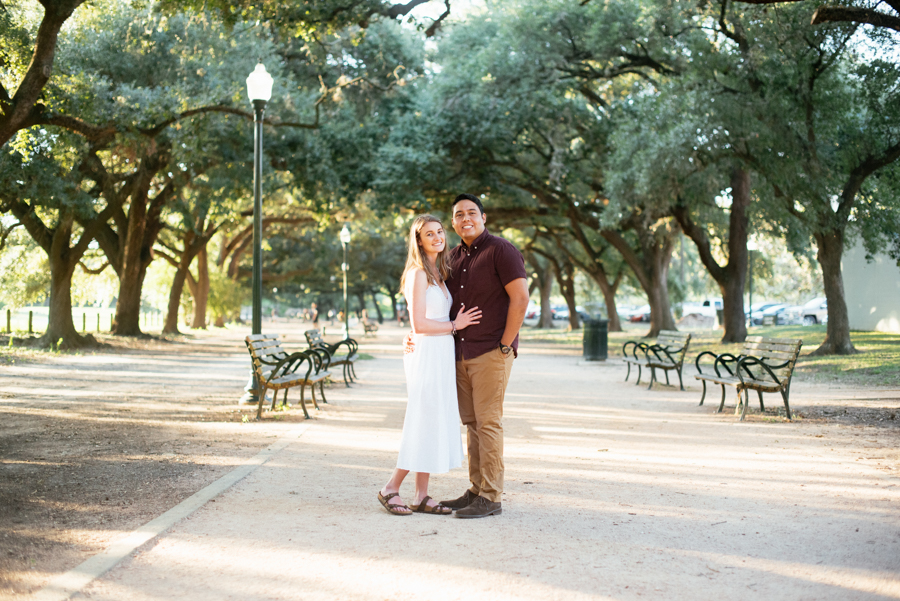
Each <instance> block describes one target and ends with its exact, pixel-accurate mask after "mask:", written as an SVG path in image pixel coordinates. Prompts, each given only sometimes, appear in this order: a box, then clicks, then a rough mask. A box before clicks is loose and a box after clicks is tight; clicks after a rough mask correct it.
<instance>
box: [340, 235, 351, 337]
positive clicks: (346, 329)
mask: <svg viewBox="0 0 900 601" xmlns="http://www.w3.org/2000/svg"><path fill="white" fill-rule="evenodd" d="M349 244H350V228H349V227H347V224H346V223H345V224H344V227H343V228H342V229H341V246H343V247H344V262H343V263H342V264H341V270H342V271H343V272H344V338H350V311H348V309H349V304H348V302H347V271H348V270H349V269H350V264H349V263H347V245H349Z"/></svg>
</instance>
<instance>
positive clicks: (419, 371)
mask: <svg viewBox="0 0 900 601" xmlns="http://www.w3.org/2000/svg"><path fill="white" fill-rule="evenodd" d="M448 255H449V252H448V251H447V244H446V236H445V234H444V228H443V226H442V225H441V222H440V221H439V220H438V219H437V218H436V217H432V216H431V215H420V216H419V217H416V219H415V220H414V221H413V223H412V226H411V227H410V232H409V244H408V252H407V258H406V268H405V270H404V272H403V277H402V278H401V280H400V287H401V288H402V289H403V294H404V296H405V297H406V302H407V306H408V307H410V309H411V311H410V323H411V325H412V328H413V337H414V340H415V350H414V351H413V352H410V353H406V354H405V355H404V357H403V366H404V370H405V372H406V388H407V394H408V402H407V405H406V418H405V420H404V422H403V435H402V437H401V440H400V453H399V456H398V458H397V468H396V469H395V470H394V472H393V474H391V478H390V480H388V482H387V484H385V485H384V488H382V489H381V490H380V491H379V492H378V500H379V501H380V502H381V504H382V505H384V508H385V509H387V510H388V511H389V512H390V513H392V514H394V515H411V514H412V513H413V512H419V513H430V514H435V515H449V514H451V513H452V510H451V509H449V508H448V507H445V506H443V505H441V504H439V503H437V502H436V501H434V500H433V499H432V498H431V497H430V496H428V481H429V477H430V474H441V473H445V472H448V471H450V470H451V469H453V468H455V467H460V466H461V465H462V460H463V449H462V441H461V440H460V437H459V409H458V407H459V405H458V401H457V397H456V371H455V369H454V342H453V334H455V333H457V332H463V331H466V330H467V328H468V327H470V326H472V325H475V324H477V323H478V318H479V317H480V315H481V312H480V311H479V310H478V308H477V307H473V308H472V309H469V310H465V308H464V307H460V308H458V309H457V315H456V319H455V320H451V319H450V305H451V303H452V302H453V299H452V298H451V296H450V292H449V291H448V290H447V286H446V285H445V281H446V279H447V278H448V277H449V276H450V269H449V267H448V262H447V259H448ZM409 472H416V489H415V495H414V502H413V504H412V505H410V506H407V505H406V504H405V503H403V501H402V500H401V499H400V496H399V495H400V485H401V484H402V483H403V479H404V478H406V476H407V474H409ZM392 501H393V502H392Z"/></svg>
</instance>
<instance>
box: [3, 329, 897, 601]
mask: <svg viewBox="0 0 900 601" xmlns="http://www.w3.org/2000/svg"><path fill="white" fill-rule="evenodd" d="M272 329H273V331H278V332H280V333H283V334H284V335H285V336H286V340H287V344H288V345H295V346H298V347H302V346H303V345H302V344H301V340H302V329H303V326H302V325H295V324H276V325H275V326H273V328H272ZM401 334H402V333H401V331H400V330H398V329H396V328H392V327H383V328H382V330H381V332H380V333H379V336H378V337H377V338H375V339H369V340H367V341H366V340H361V341H362V342H363V347H362V350H363V351H364V352H366V353H369V354H371V355H372V356H373V357H374V359H372V360H370V361H362V362H360V363H359V365H358V371H359V372H360V377H361V381H360V382H359V383H358V384H355V385H354V386H353V387H352V388H349V389H348V388H345V387H344V386H343V384H338V385H334V386H332V387H331V388H328V389H326V395H327V396H328V398H329V400H330V401H331V403H330V405H328V406H327V407H324V409H323V410H322V411H320V412H318V413H317V414H316V419H315V420H313V427H312V428H310V429H309V430H308V432H307V433H305V434H304V435H303V436H302V437H301V438H300V439H299V440H298V441H297V442H294V443H291V445H290V446H289V447H288V448H287V449H286V450H285V451H284V452H282V453H280V454H279V455H278V456H277V457H276V458H275V459H273V460H272V461H270V462H269V463H267V464H266V465H265V466H264V467H262V468H259V469H258V470H256V471H255V472H254V473H253V474H252V476H250V477H248V478H247V479H245V480H244V481H242V482H241V483H240V484H238V485H237V486H235V487H234V488H233V489H232V490H230V491H228V492H227V493H225V494H223V495H222V496H221V497H220V498H218V499H216V502H215V504H213V503H210V504H207V506H205V507H204V508H203V509H201V510H200V511H198V512H197V513H196V514H194V515H193V516H191V517H190V518H188V519H187V520H185V521H184V522H183V523H182V524H179V525H178V526H176V527H175V528H173V529H172V530H171V531H170V532H169V533H166V534H165V535H164V536H163V537H160V538H159V539H157V540H156V541H155V542H152V543H150V544H148V546H146V547H145V548H143V549H142V550H141V551H139V552H138V553H136V554H134V555H133V557H132V558H130V559H128V560H126V561H125V562H123V564H121V566H120V567H118V568H116V569H115V570H113V571H112V572H110V573H109V574H108V575H107V576H104V577H103V578H101V579H99V580H97V581H96V582H95V583H94V584H92V585H91V586H90V587H89V588H88V589H87V590H85V591H84V595H85V596H88V597H90V598H97V599H122V598H130V599H142V598H147V599H151V598H152V599H159V598H172V597H173V596H174V597H177V596H184V594H185V592H189V593H190V596H191V597H192V598H196V599H206V598H209V599H220V598H235V599H256V598H259V599H272V598H274V599H282V598H284V599H288V598H298V597H297V595H299V594H300V592H305V594H304V595H302V596H303V598H323V599H326V598H336V597H338V596H340V597H344V598H360V599H370V598H371V599H381V598H388V597H391V598H400V599H405V598H413V597H417V596H418V597H419V598H432V599H435V598H447V599H450V598H460V597H463V596H473V597H475V598H479V594H480V593H485V592H487V593H490V594H491V595H492V596H493V598H581V597H584V598H647V597H650V598H659V599H665V598H691V591H695V592H696V590H697V588H696V587H697V586H698V585H699V586H701V587H705V589H704V590H707V592H710V593H712V592H713V591H719V593H720V594H722V595H723V596H725V597H726V598H755V597H757V596H758V595H763V596H767V598H816V599H818V598H876V599H886V598H891V599H895V598H900V583H898V578H897V574H898V573H900V517H898V511H897V507H898V505H897V503H898V501H900V391H898V390H890V389H884V388H871V389H852V388H841V387H835V386H826V385H821V384H819V385H808V384H804V383H803V382H802V381H797V382H795V384H794V390H793V392H792V400H793V402H792V408H793V409H794V410H795V412H796V415H797V419H795V420H794V421H793V422H787V421H786V420H785V419H784V418H783V407H780V405H779V404H778V403H776V402H775V399H774V397H771V396H768V397H767V401H768V403H767V408H768V411H767V412H765V413H762V414H760V413H759V412H758V411H754V413H752V414H751V415H750V417H749V419H748V421H747V422H745V423H743V424H739V423H737V422H735V418H734V416H733V415H732V414H731V409H733V405H732V403H733V398H732V397H731V396H729V398H728V404H727V405H726V412H725V413H723V414H714V413H713V412H712V411H713V407H711V406H710V405H711V404H712V405H713V406H714V402H713V400H712V399H710V400H708V401H707V403H706V405H705V406H703V407H697V401H698V400H699V387H698V386H696V385H695V384H693V381H692V379H691V378H690V377H688V378H686V380H690V383H688V384H687V388H688V390H687V391H686V392H681V391H679V390H677V389H676V388H673V387H665V386H658V387H655V388H654V390H652V391H646V390H645V388H644V387H643V386H641V387H637V386H632V385H631V384H630V383H624V382H622V381H621V379H622V377H623V376H624V367H622V366H621V364H619V363H618V362H617V361H616V360H614V359H613V360H610V361H609V362H607V363H606V364H603V365H597V364H584V363H582V362H580V360H579V359H580V358H579V352H578V350H577V349H574V348H568V347H560V346H553V345H539V344H535V345H532V347H528V346H527V345H526V346H525V347H523V355H522V358H521V359H520V360H519V361H517V366H516V368H515V369H514V373H513V379H512V383H511V385H510V394H509V396H508V400H507V417H506V423H507V442H506V445H507V466H508V467H507V469H508V473H509V476H508V485H507V492H506V493H505V496H504V515H503V516H501V517H499V518H497V519H496V520H494V519H493V518H491V519H490V520H475V521H474V522H476V524H472V523H471V522H470V521H464V520H455V519H452V518H436V517H432V516H412V517H411V518H393V517H392V516H388V515H387V514H386V513H384V511H383V510H382V509H381V508H380V506H379V505H378V504H377V501H375V499H374V493H375V491H377V490H378V487H380V485H381V483H382V480H384V479H386V478H387V474H388V473H389V471H390V467H391V465H392V462H393V461H394V459H395V456H396V445H397V442H398V440H399V431H400V428H401V427H402V418H403V407H404V405H403V401H404V399H403V397H404V388H403V380H402V364H401V361H400V354H399V352H398V346H399V340H400V337H401ZM243 335H245V332H242V331H237V330H227V331H210V332H204V333H198V334H195V335H193V336H188V337H184V338H183V339H179V340H178V341H175V342H170V341H148V342H140V343H128V345H127V348H124V347H123V346H124V345H122V344H121V343H115V342H114V343H113V344H117V347H115V348H108V349H104V350H102V351H97V352H94V353H90V352H86V353H83V354H78V355H69V354H60V355H54V356H45V357H42V358H41V359H40V360H36V361H26V362H24V363H23V362H22V361H18V362H17V363H15V364H12V365H7V366H5V367H0V415H2V422H0V424H2V425H0V536H2V539H0V540H2V544H0V600H5V599H14V598H20V597H21V596H22V595H24V594H27V593H29V592H34V591H35V590H37V589H39V588H40V587H41V586H43V585H44V583H46V582H47V580H48V579H49V578H50V577H52V576H53V575H55V574H59V573H61V572H64V571H66V570H68V569H71V568H72V567H74V566H76V565H78V564H79V563H80V562H82V561H84V560H85V559H87V558H89V557H91V556H92V555H94V554H96V553H98V552H100V551H101V550H103V549H104V548H106V547H107V546H108V545H109V543H110V542H111V541H113V540H116V539H117V538H118V537H121V536H122V535H123V534H124V533H127V532H130V531H132V530H134V529H135V528H137V527H139V526H141V525H142V524H144V523H146V522H147V521H149V520H151V519H153V518H154V517H156V516H158V515H160V514H162V513H163V512H165V511H166V510H168V509H169V508H171V507H173V506H175V505H177V504H178V503H179V502H180V501H182V500H183V499H185V498H187V497H188V496H190V495H191V494H193V493H194V492H196V491H198V490H200V489H202V488H203V487H205V486H206V485H208V484H210V483H212V482H214V481H215V480H217V479H218V478H219V477H221V476H222V475H224V474H226V473H227V472H229V471H230V470H232V469H233V468H235V467H236V466H238V465H241V464H242V463H243V462H245V461H246V460H247V459H248V458H250V457H252V456H253V455H255V454H256V453H257V452H258V451H259V450H260V449H263V448H264V447H266V446H268V445H269V444H271V443H272V442H273V441H274V440H275V439H276V438H277V437H279V436H281V435H283V434H284V433H285V432H286V431H287V430H288V429H289V428H290V427H292V425H294V424H297V423H299V422H301V421H302V420H303V416H302V413H301V412H300V411H299V410H297V409H296V408H294V409H292V410H291V411H288V412H279V413H275V414H268V415H267V418H266V419H265V420H264V421H263V422H260V423H256V422H253V421H245V419H244V418H245V417H252V415H253V413H252V412H253V409H251V408H248V407H244V408H240V407H238V405H237V403H236V400H237V398H238V397H239V396H240V394H241V392H242V387H243V385H244V384H245V383H246V381H247V377H248V371H247V370H248V362H247V360H246V356H245V355H246V351H245V350H243V348H242V343H241V342H240V341H241V339H242V337H243ZM360 338H361V337H360ZM713 397H714V398H715V397H717V393H713ZM292 400H293V401H294V402H296V400H297V399H296V396H295V397H293V398H292ZM751 408H754V407H753V405H751ZM754 409H758V406H757V407H756V408H754ZM465 481H466V477H465V472H464V470H455V471H454V472H452V473H451V474H448V475H444V476H440V477H438V476H436V477H435V479H434V484H433V489H434V490H433V492H432V494H433V496H435V497H437V498H446V497H449V496H457V495H458V494H459V493H461V492H462V489H463V488H464V487H465ZM410 492H411V491H406V494H409V493H410ZM808 493H809V494H808ZM441 520H443V521H441ZM398 521H399V522H400V523H398ZM460 524H467V525H466V526H465V527H463V526H461V525H460ZM484 537H489V538H490V540H491V541H492V542H491V545H486V547H488V551H489V552H488V553H487V556H486V557H483V556H479V554H478V553H476V552H473V550H472V548H471V546H472V545H475V544H480V543H476V542H475V541H484V540H485V538H484ZM742 537H743V538H742ZM747 537H749V538H747ZM297 541H302V542H300V543H298V542H297ZM460 553H462V556H460V555H459V554H460ZM201 557H202V558H203V559H202V561H200V560H197V559H196V558H201ZM498 557H499V558H498ZM191 558H195V559H191ZM501 559H502V561H501ZM398 561H399V562H400V563H399V564H398ZM402 562H408V563H406V564H405V565H406V566H410V565H415V566H419V567H421V568H422V569H421V570H418V571H417V572H416V573H417V575H416V576H415V577H412V578H408V579H407V580H406V581H403V579H404V573H406V572H408V570H407V569H405V568H404V567H403V566H404V564H403V563H402ZM748 562H749V563H748ZM751 565H752V567H751ZM351 570H352V573H353V574H355V577H354V578H351V579H348V578H347V574H348V573H349V571H351ZM473 575H475V577H476V580H477V579H478V578H482V577H483V578H488V577H489V578H490V582H491V584H490V586H487V587H484V586H482V587H481V588H479V587H478V586H477V583H474V582H472V576H473ZM398 579H399V581H398ZM449 583H453V586H448V584H449ZM382 593H383V594H382ZM704 596H706V595H705V594H704Z"/></svg>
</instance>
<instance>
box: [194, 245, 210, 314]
mask: <svg viewBox="0 0 900 601" xmlns="http://www.w3.org/2000/svg"><path fill="white" fill-rule="evenodd" d="M191 293H192V294H193V297H194V319H193V321H192V322H191V328H193V329H195V330H205V329H206V304H207V302H208V301H209V261H208V257H207V254H206V244H205V243H204V244H203V246H201V247H200V250H198V251H197V286H196V288H194V289H192V290H191Z"/></svg>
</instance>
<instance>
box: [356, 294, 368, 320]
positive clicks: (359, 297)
mask: <svg viewBox="0 0 900 601" xmlns="http://www.w3.org/2000/svg"><path fill="white" fill-rule="evenodd" d="M356 302H358V303H359V309H357V310H356V317H357V318H359V319H362V313H363V311H365V310H366V293H365V292H357V293H356Z"/></svg>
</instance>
